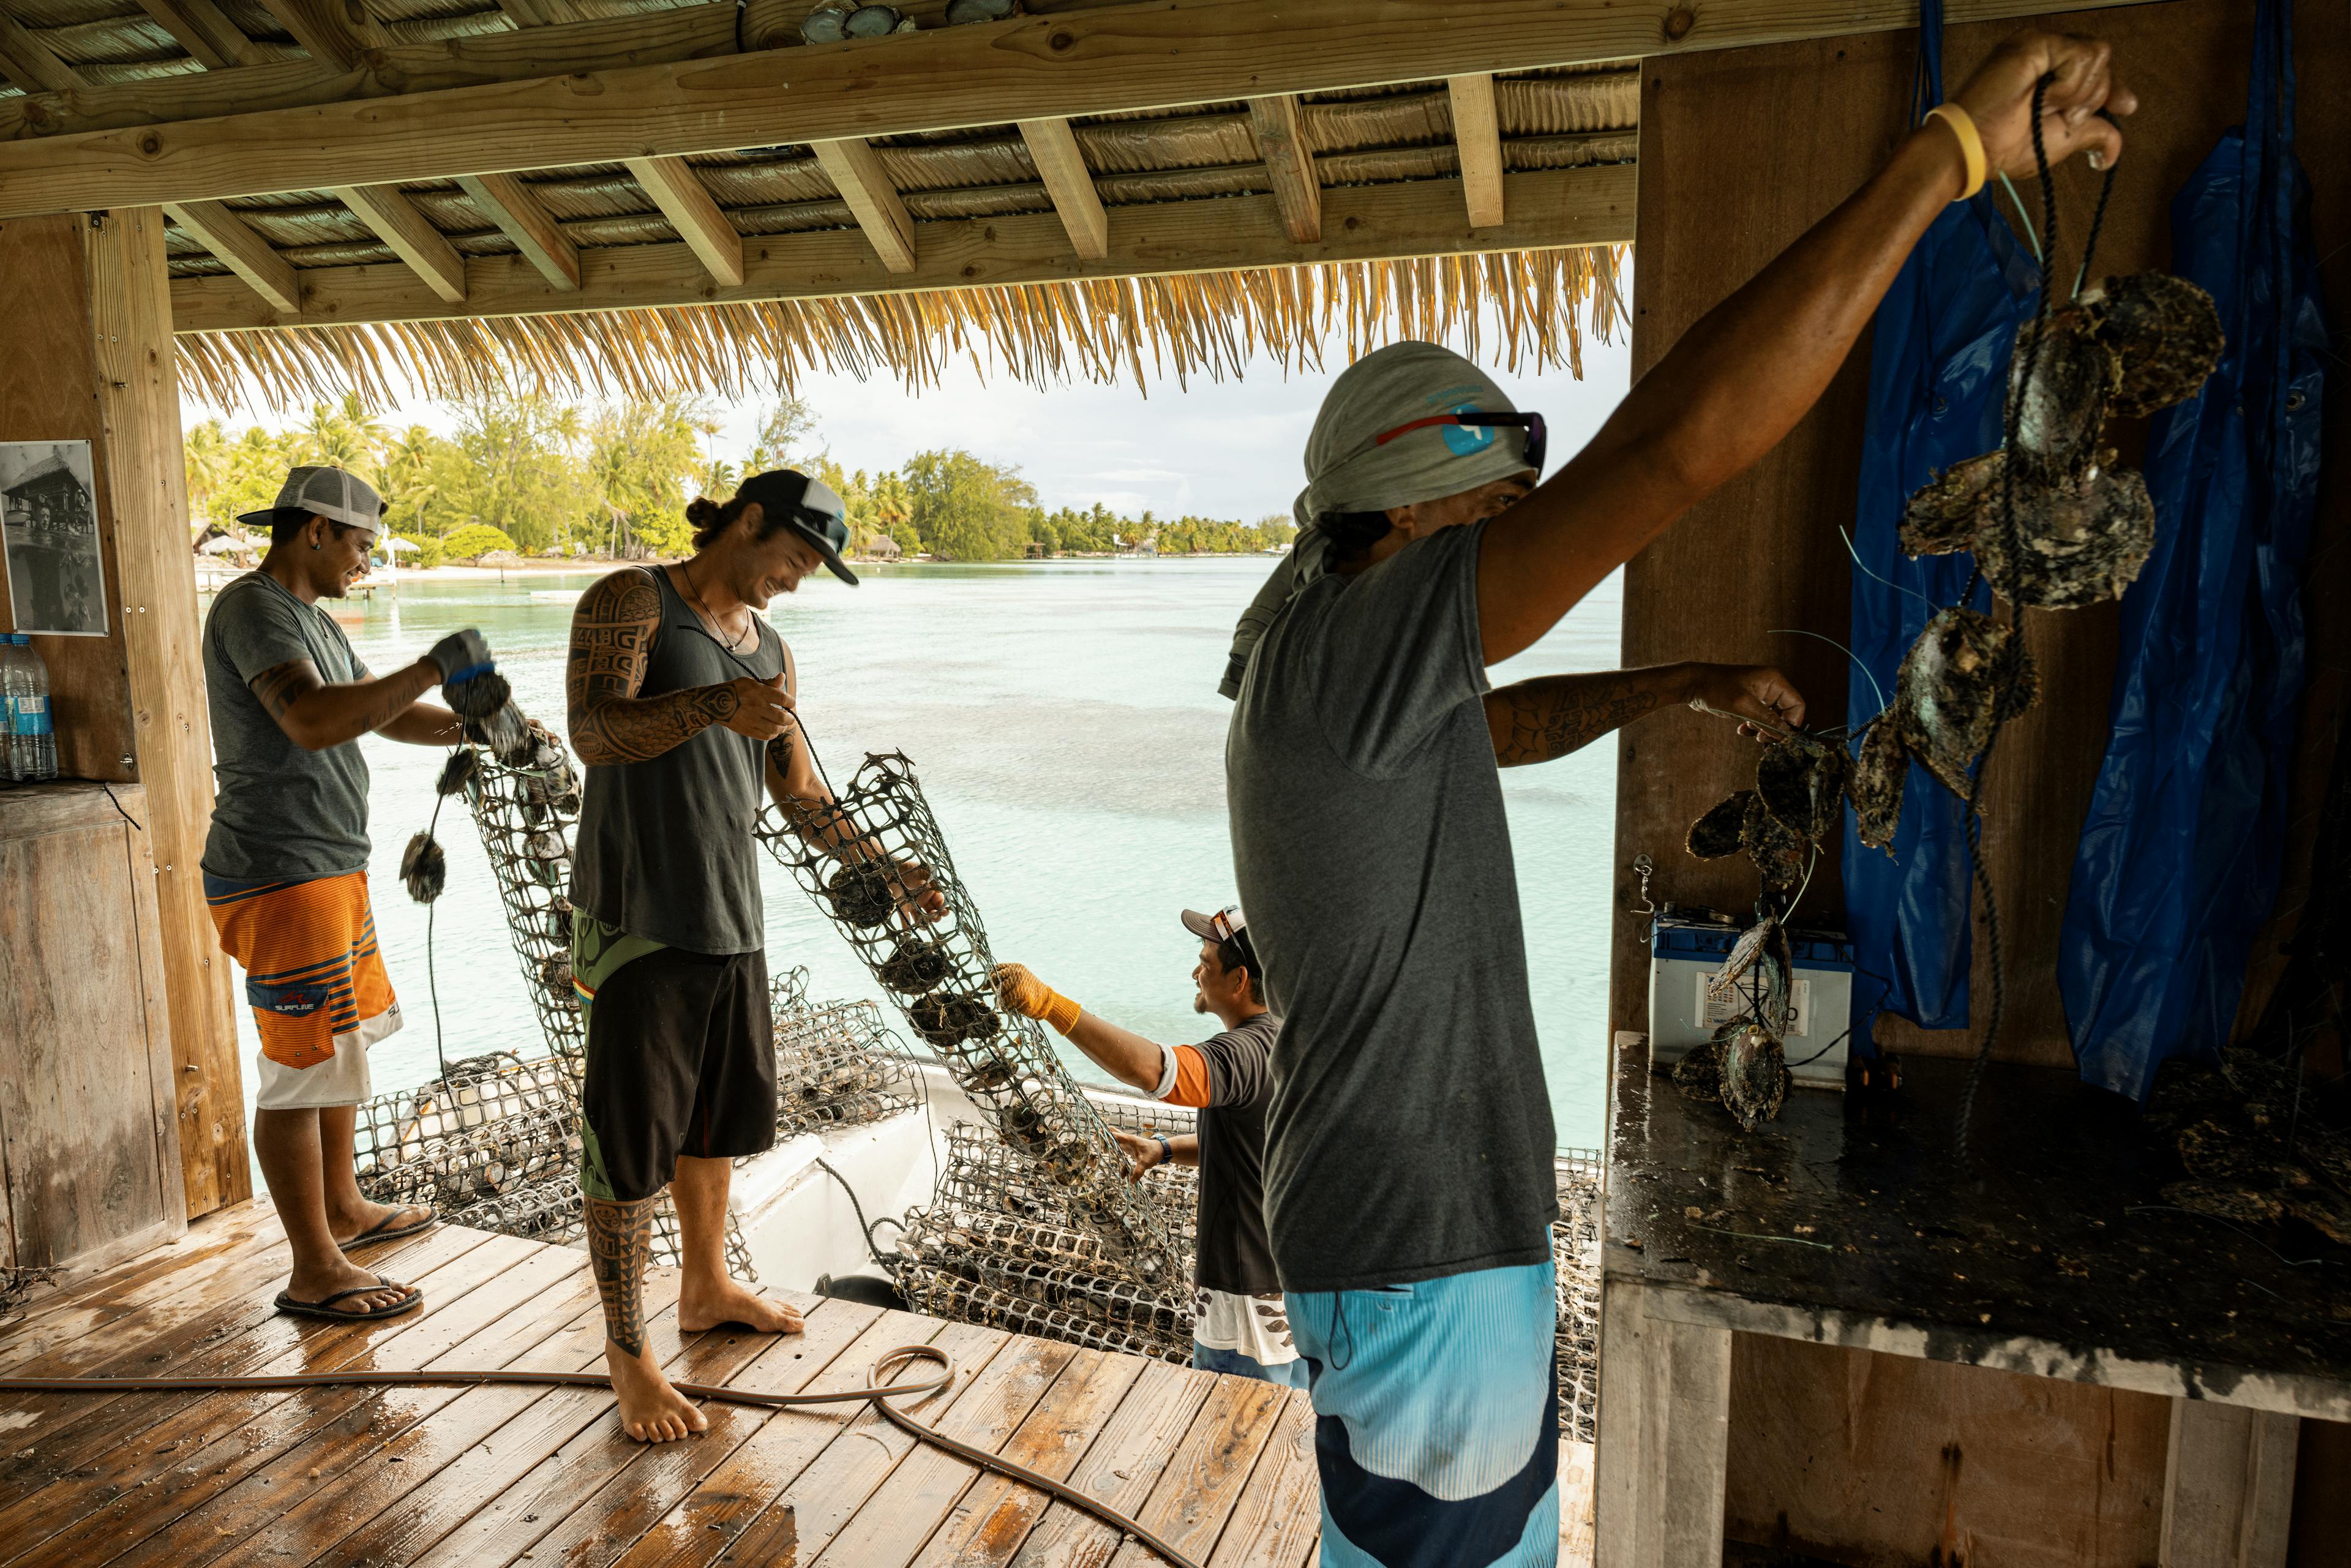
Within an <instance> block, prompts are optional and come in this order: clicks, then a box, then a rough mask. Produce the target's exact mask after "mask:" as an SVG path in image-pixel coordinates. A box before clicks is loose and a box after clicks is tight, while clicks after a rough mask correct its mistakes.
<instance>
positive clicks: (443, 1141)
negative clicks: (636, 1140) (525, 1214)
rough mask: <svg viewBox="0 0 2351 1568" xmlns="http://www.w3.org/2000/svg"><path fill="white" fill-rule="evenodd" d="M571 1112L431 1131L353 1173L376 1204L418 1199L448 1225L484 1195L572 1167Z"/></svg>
mask: <svg viewBox="0 0 2351 1568" xmlns="http://www.w3.org/2000/svg"><path fill="white" fill-rule="evenodd" d="M579 1163H580V1133H579V1122H578V1120H577V1118H575V1117H573V1116H571V1115H569V1114H568V1113H566V1112H565V1111H561V1110H545V1109H539V1110H528V1111H517V1112H513V1113H509V1114H507V1115H503V1116H496V1117H493V1118H490V1119H488V1120H486V1121H480V1122H476V1123H474V1124H470V1125H460V1126H457V1127H455V1128H453V1129H452V1130H450V1131H447V1132H444V1133H440V1134H435V1135H433V1136H429V1137H427V1136H419V1137H416V1138H413V1139H406V1140H402V1142H400V1143H398V1144H395V1145H392V1146H391V1147H390V1148H388V1149H385V1150H381V1151H380V1152H379V1153H378V1155H377V1157H376V1159H375V1161H374V1163H373V1164H371V1165H369V1166H363V1167H362V1168H361V1169H360V1172H359V1185H360V1193H361V1194H362V1195H363V1196H365V1197H368V1198H370V1199H372V1200H373V1201H375V1202H377V1203H388V1204H393V1205H397V1206H400V1207H409V1206H411V1205H422V1206H424V1207H431V1208H434V1209H436V1210H438V1211H439V1212H440V1213H441V1215H442V1217H443V1218H445V1219H448V1220H449V1221H450V1222H451V1223H453V1224H461V1223H464V1222H463V1221H461V1220H458V1219H457V1218H456V1216H457V1215H458V1214H460V1213H462V1212H464V1211H465V1210H466V1209H468V1208H471V1207H475V1206H477V1205H480V1204H482V1203H483V1202H484V1201H485V1200H486V1199H491V1198H496V1197H513V1196H515V1195H517V1194H519V1193H520V1192H521V1191H522V1190H523V1189H524V1188H526V1187H528V1186H532V1185H534V1184H540V1183H544V1182H547V1181H549V1180H553V1179H559V1178H560V1177H562V1176H564V1175H566V1174H567V1173H569V1172H571V1171H574V1170H576V1169H577V1168H578V1166H579Z"/></svg>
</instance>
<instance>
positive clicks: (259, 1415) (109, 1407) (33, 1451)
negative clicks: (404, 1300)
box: [0, 1231, 478, 1561]
mask: <svg viewBox="0 0 2351 1568" xmlns="http://www.w3.org/2000/svg"><path fill="white" fill-rule="evenodd" d="M477 1236H478V1233H477V1232H463V1231H436V1232H434V1233H433V1234H432V1235H431V1236H421V1237H413V1238H403V1240H408V1241H413V1242H415V1243H417V1244H418V1245H417V1246H416V1247H415V1248H414V1249H413V1251H412V1252H411V1253H409V1254H408V1256H409V1257H410V1258H411V1260H413V1262H416V1263H419V1264H424V1263H426V1262H427V1260H428V1259H430V1258H431V1257H432V1256H433V1255H434V1254H435V1253H450V1254H457V1253H462V1251H463V1249H464V1246H463V1244H464V1242H465V1240H466V1239H469V1238H474V1237H477ZM387 1250H390V1249H387ZM462 1262H463V1259H462V1256H454V1255H453V1256H450V1257H447V1258H445V1259H444V1260H443V1261H442V1263H441V1264H440V1266H438V1267H425V1268H423V1269H419V1270H412V1273H413V1280H414V1282H416V1283H418V1284H421V1285H423V1286H424V1288H425V1289H427V1290H428V1291H433V1292H434V1294H435V1296H436V1297H439V1296H444V1295H445V1296H446V1298H447V1300H449V1301H455V1299H456V1297H457V1296H458V1295H460V1294H462V1293H463V1291H464V1289H465V1288H470V1286H471V1284H472V1283H474V1282H475V1281H473V1280H472V1279H465V1280H460V1279H458V1278H457V1277H456V1274H457V1270H458V1268H459V1266H460V1265H461V1264H462ZM444 1275H445V1276H449V1278H447V1279H444ZM421 1321H422V1319H421V1318H417V1317H413V1316H412V1317H409V1318H405V1319H402V1318H395V1319H392V1320H389V1321H388V1322H381V1323H375V1324H363V1323H329V1322H319V1321H318V1320H316V1319H301V1318H288V1317H282V1316H281V1317H272V1318H271V1319H270V1320H269V1321H268V1322H265V1323H263V1324H261V1325H260V1326H258V1327H256V1328H255V1329H254V1330H252V1331H250V1332H248V1333H244V1334H240V1335H237V1336H235V1338H232V1339H230V1340H227V1341H225V1342H222V1343H218V1344H215V1345H210V1346H206V1347H205V1348H204V1350H203V1351H201V1352H200V1353H198V1354H194V1355H190V1356H183V1357H182V1358H181V1359H179V1360H178V1361H176V1362H174V1363H172V1364H170V1365H169V1366H168V1367H166V1368H161V1369H158V1368H152V1367H147V1366H143V1365H136V1364H133V1365H131V1366H124V1367H121V1368H120V1370H122V1371H126V1372H128V1371H133V1370H136V1371H141V1372H151V1371H159V1370H160V1371H169V1372H171V1373H174V1374H185V1375H215V1374H216V1375H229V1376H234V1375H244V1374H252V1375H276V1374H278V1373H286V1372H305V1371H311V1372H326V1371H332V1370H334V1369H335V1368H337V1367H339V1366H341V1365H344V1364H347V1363H348V1362H349V1361H350V1359H351V1358H352V1357H353V1356H355V1355H357V1354H360V1352H361V1351H362V1350H363V1349H365V1348H367V1347H368V1346H370V1345H371V1344H373V1345H378V1346H381V1345H382V1344H383V1343H384V1342H385V1340H386V1338H387V1336H388V1334H396V1333H400V1332H401V1331H402V1330H403V1329H405V1328H408V1327H413V1326H414V1325H415V1324H416V1323H417V1322H421ZM130 1354H131V1355H133V1356H136V1355H137V1354H138V1353H136V1352H132V1353H130ZM364 1392H365V1391H364V1390H361V1389H351V1390H349V1391H348V1393H349V1394H350V1400H351V1402H353V1403H356V1402H357V1401H358V1400H359V1399H360V1398H361V1397H362V1396H364ZM40 1397H44V1396H37V1395H27V1396H26V1398H28V1399H30V1398H40ZM295 1397H296V1396H294V1395H293V1394H291V1393H287V1392H282V1391H268V1390H255V1391H254V1392H252V1393H246V1394H160V1395H158V1394H148V1395H140V1394H124V1395H113V1396H81V1395H74V1396H47V1398H48V1399H49V1401H50V1403H51V1404H52V1405H55V1406H68V1405H70V1406H89V1404H90V1403H91V1401H93V1400H97V1401H98V1402H99V1403H98V1406H97V1407H96V1408H91V1409H88V1410H86V1411H85V1412H84V1413H83V1414H82V1415H81V1416H78V1417H77V1418H76V1419H74V1420H73V1421H71V1422H70V1423H67V1424H60V1425H58V1426H57V1427H53V1428H48V1429H44V1428H42V1427H32V1428H30V1429H28V1430H27V1431H26V1436H27V1437H32V1438H33V1440H32V1441H31V1442H30V1443H28V1444H27V1445H26V1447H25V1448H19V1449H16V1450H15V1451H14V1452H13V1453H11V1454H10V1455H9V1457H8V1458H7V1459H6V1460H5V1462H0V1497H6V1498H8V1499H9V1501H8V1503H7V1504H6V1506H5V1507H0V1543H5V1545H0V1551H5V1552H6V1553H7V1554H8V1557H11V1558H13V1557H15V1556H19V1555H22V1554H23V1553H24V1552H28V1551H30V1550H31V1549H32V1548H34V1547H36V1546H37V1545H39V1544H40V1543H41V1542H45V1541H47V1540H48V1539H49V1538H50V1537H51V1536H53V1535H55V1534H56V1533H57V1531H60V1530H64V1529H66V1528H68V1526H70V1525H71V1524H73V1523H75V1522H76V1521H78V1520H80V1519H82V1518H84V1517H86V1516H88V1515H89V1514H90V1513H93V1512H95V1511H98V1510H99V1509H101V1508H104V1507H106V1506H107V1505H108V1504H110V1503H111V1502H113V1501H114V1500H116V1499H118V1498H120V1497H122V1496H125V1495H127V1494H130V1493H132V1492H135V1491H136V1490H139V1489H140V1488H142V1487H146V1486H151V1485H153V1484H155V1483H157V1482H159V1481H161V1480H162V1479H163V1478H164V1477H166V1476H168V1475H169V1474H170V1472H171V1470H172V1468H173V1467H174V1466H175V1465H176V1464H178V1463H180V1462H181V1460H182V1458H183V1456H184V1455H187V1454H193V1452H195V1451H196V1450H197V1449H198V1448H203V1447H204V1445H205V1444H207V1443H209V1442H211V1441H212V1440H213V1439H214V1437H218V1436H220V1435H221V1434H223V1433H252V1434H255V1435H256V1437H258V1434H259V1431H260V1427H258V1426H257V1425H256V1424H257V1423H260V1422H263V1421H264V1420H265V1419H266V1418H268V1417H269V1416H270V1415H271V1413H272V1412H273V1411H277V1409H278V1407H279V1406H284V1405H286V1404H287V1402H289V1401H291V1400H292V1399H294V1398H295ZM0 1561H5V1559H0Z"/></svg>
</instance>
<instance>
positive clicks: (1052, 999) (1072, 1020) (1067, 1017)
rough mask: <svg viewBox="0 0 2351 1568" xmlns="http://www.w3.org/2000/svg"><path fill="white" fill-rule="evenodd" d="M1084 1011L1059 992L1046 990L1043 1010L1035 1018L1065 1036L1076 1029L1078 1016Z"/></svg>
mask: <svg viewBox="0 0 2351 1568" xmlns="http://www.w3.org/2000/svg"><path fill="white" fill-rule="evenodd" d="M1084 1010H1085V1009H1083V1008H1081V1007H1080V1006H1078V1004H1077V1003H1075V1002H1073V1001H1071V999H1070V998H1067V997H1065V996H1063V995H1062V994H1061V992H1059V991H1056V990H1050V989H1048V990H1047V991H1046V993H1045V1009H1044V1010H1043V1011H1042V1012H1040V1013H1039V1014H1038V1015H1037V1016H1038V1017H1039V1018H1040V1019H1044V1020H1045V1021H1046V1022H1047V1023H1049V1024H1051V1025H1052V1026H1053V1027H1054V1028H1055V1029H1057V1030H1061V1033H1063V1034H1065V1035H1066V1034H1068V1033H1069V1032H1070V1031H1071V1030H1073V1029H1075V1028H1077V1027H1078V1015H1079V1014H1080V1013H1081V1012H1083V1011H1084Z"/></svg>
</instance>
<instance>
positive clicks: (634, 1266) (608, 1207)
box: [587, 1197, 661, 1355]
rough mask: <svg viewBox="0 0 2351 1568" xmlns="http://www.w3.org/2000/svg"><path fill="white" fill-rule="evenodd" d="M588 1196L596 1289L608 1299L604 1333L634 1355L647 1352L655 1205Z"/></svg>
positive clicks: (648, 1201) (590, 1250)
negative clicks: (647, 1257)
mask: <svg viewBox="0 0 2351 1568" xmlns="http://www.w3.org/2000/svg"><path fill="white" fill-rule="evenodd" d="M660 1201H661V1200H660V1199H659V1198H655V1197H648V1198H644V1199H643V1200H641V1201H639V1202H636V1203H603V1202H600V1201H598V1200H597V1199H595V1198H592V1197H591V1198H590V1199H588V1206H587V1207H588V1257H589V1260H590V1267H591V1268H593V1269H594V1270H595V1272H596V1291H597V1294H599V1295H601V1296H602V1297H603V1298H604V1333H605V1334H606V1335H607V1336H608V1337H609V1338H610V1339H611V1342H612V1343H614V1344H617V1345H619V1346H620V1347H621V1348H622V1350H624V1351H626V1352H628V1353H629V1354H631V1355H643V1354H644V1351H645V1255H646V1253H647V1252H648V1251H649V1250H650V1249H651V1248H652V1245H653V1205H655V1204H656V1203H659V1202H660Z"/></svg>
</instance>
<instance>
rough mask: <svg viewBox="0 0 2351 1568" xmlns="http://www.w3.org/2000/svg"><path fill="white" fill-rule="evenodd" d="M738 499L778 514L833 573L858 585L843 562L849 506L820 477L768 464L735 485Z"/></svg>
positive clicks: (764, 510) (774, 514)
mask: <svg viewBox="0 0 2351 1568" xmlns="http://www.w3.org/2000/svg"><path fill="white" fill-rule="evenodd" d="M735 498H736V499H737V501H757V502H758V503H759V509H760V511H761V512H763V513H765V514H766V515H767V516H768V517H779V518H781V519H782V520H783V522H784V523H785V525H786V526H787V527H789V528H790V529H791V530H792V531H793V532H794V533H796V534H798V535H799V537H800V538H802V539H804V540H806V541H807V542H808V544H809V545H810V547H811V548H813V549H815V550H816V553H817V554H819V555H820V556H822V557H824V564H825V567H826V569H827V570H830V571H831V573H832V575H833V576H835V577H837V578H839V579H841V581H843V582H845V583H847V584H849V586H850V587H852V588H854V587H856V586H857V574H856V573H855V572H853V571H852V570H849V568H848V566H847V565H846V564H845V563H843V562H842V560H841V551H842V550H844V549H847V548H849V507H848V505H847V503H845V502H843V501H842V500H841V497H839V496H836V495H834V494H833V492H832V486H830V485H827V484H826V483H825V482H824V481H823V480H821V479H811V478H810V477H809V476H807V475H805V474H803V473H801V472H800V471H799V469H797V468H770V469H768V471H767V472H766V473H765V474H754V475H752V476H750V477H749V478H748V479H746V480H744V481H743V483H742V484H740V485H738V486H736V488H735Z"/></svg>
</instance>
